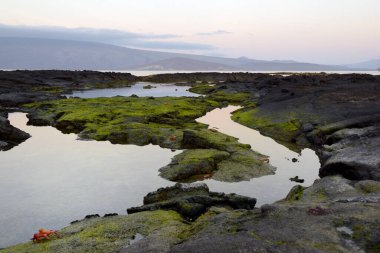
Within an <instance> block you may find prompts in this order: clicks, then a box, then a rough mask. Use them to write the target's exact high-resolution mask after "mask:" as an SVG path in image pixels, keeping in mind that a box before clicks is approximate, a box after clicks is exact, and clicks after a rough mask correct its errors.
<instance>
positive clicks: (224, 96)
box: [207, 91, 251, 105]
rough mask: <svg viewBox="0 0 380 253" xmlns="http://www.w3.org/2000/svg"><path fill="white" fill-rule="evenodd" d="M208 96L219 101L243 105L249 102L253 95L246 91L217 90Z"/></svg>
mask: <svg viewBox="0 0 380 253" xmlns="http://www.w3.org/2000/svg"><path fill="white" fill-rule="evenodd" d="M207 98H209V99H211V100H214V101H218V102H228V103H230V104H232V105H241V104H245V103H247V102H249V99H250V98H251V95H250V94H249V93H245V92H237V93H227V92H224V91H217V92H214V93H212V94H210V95H209V96H208V97H207Z"/></svg>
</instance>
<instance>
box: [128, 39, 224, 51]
mask: <svg viewBox="0 0 380 253" xmlns="http://www.w3.org/2000/svg"><path fill="white" fill-rule="evenodd" d="M130 45H132V46H136V47H143V48H150V49H173V50H215V49H217V48H216V47H214V46H212V45H208V44H199V43H189V42H180V41H178V42H177V41H136V43H134V42H131V43H130Z"/></svg>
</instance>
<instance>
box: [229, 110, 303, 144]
mask: <svg viewBox="0 0 380 253" xmlns="http://www.w3.org/2000/svg"><path fill="white" fill-rule="evenodd" d="M232 119H233V120H234V121H236V122H238V123H239V124H242V125H244V126H247V127H250V128H253V129H257V130H259V131H260V133H262V134H263V135H266V136H269V137H272V138H273V139H275V140H276V141H278V142H280V143H281V144H284V145H285V146H287V147H289V148H292V149H299V147H298V148H297V146H296V144H295V142H296V138H297V135H298V132H299V129H300V125H301V124H300V122H299V121H298V120H297V119H296V116H295V115H292V114H289V115H281V116H279V115H276V113H275V112H274V113H273V114H271V115H264V114H263V113H261V112H260V109H259V108H243V109H240V110H237V111H235V112H234V113H233V115H232Z"/></svg>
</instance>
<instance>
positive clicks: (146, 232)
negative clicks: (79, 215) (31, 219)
mask: <svg viewBox="0 0 380 253" xmlns="http://www.w3.org/2000/svg"><path fill="white" fill-rule="evenodd" d="M211 209H212V208H211ZM215 215H216V214H215V213H214V212H212V211H209V212H207V213H205V214H203V215H202V216H200V217H199V218H198V219H197V220H196V221H195V222H192V223H188V222H186V221H184V220H183V218H182V217H181V215H180V214H178V213H177V212H175V211H163V210H157V211H148V212H140V213H135V214H130V215H127V216H124V215H123V216H113V217H107V218H92V219H85V220H82V221H79V222H77V223H74V224H72V225H70V226H68V227H66V228H63V229H62V230H60V231H59V232H60V234H61V238H59V239H55V240H50V241H46V242H42V243H32V242H27V243H22V244H18V245H15V246H12V247H9V248H6V249H1V250H0V252H1V253H16V252H17V253H51V252H54V253H67V252H73V253H83V252H91V253H92V252H94V253H109V252H120V251H121V250H122V249H125V248H128V247H131V248H133V247H138V248H139V249H142V247H146V251H149V247H152V246H154V247H164V248H167V249H169V248H171V247H173V246H174V245H176V244H179V243H181V242H183V241H186V240H188V239H189V238H190V237H192V236H194V235H196V234H198V233H199V232H200V231H202V230H203V229H205V228H207V227H208V226H209V220H211V219H212V218H213V217H214V216H215ZM137 234H139V235H141V237H142V238H141V239H140V241H137V242H134V244H132V243H133V239H134V237H135V236H136V235H137ZM156 249H157V250H158V251H160V248H156ZM143 251H144V250H143Z"/></svg>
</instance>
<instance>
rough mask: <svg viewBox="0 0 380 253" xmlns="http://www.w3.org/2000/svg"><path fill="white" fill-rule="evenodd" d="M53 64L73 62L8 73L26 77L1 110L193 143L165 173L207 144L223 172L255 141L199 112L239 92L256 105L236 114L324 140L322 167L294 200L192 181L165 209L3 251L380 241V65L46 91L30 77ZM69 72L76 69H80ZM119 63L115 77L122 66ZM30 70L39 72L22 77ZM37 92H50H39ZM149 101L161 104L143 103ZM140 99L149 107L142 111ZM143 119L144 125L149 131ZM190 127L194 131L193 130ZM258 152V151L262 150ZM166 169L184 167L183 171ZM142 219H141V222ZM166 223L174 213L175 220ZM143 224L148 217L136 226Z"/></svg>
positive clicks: (298, 137) (297, 246)
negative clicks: (112, 94)
mask: <svg viewBox="0 0 380 253" xmlns="http://www.w3.org/2000/svg"><path fill="white" fill-rule="evenodd" d="M46 73H48V74H49V75H53V76H54V75H57V74H59V75H61V74H62V73H60V72H59V71H58V72H45V73H41V72H20V73H17V72H16V73H13V72H12V73H8V74H9V75H8V76H7V80H6V82H8V83H9V82H10V83H12V82H13V84H15V86H14V87H13V90H12V89H10V88H9V87H8V86H7V89H8V92H4V93H3V94H2V96H0V104H1V106H2V107H1V108H2V111H4V112H7V111H11V110H15V108H10V107H11V106H12V107H14V106H16V107H19V106H21V105H22V104H25V103H30V102H34V103H33V104H29V105H28V106H26V107H23V108H22V110H28V111H29V112H30V118H31V123H34V124H49V125H54V126H56V127H57V128H58V129H61V130H63V131H67V132H76V133H81V135H83V137H86V138H93V139H98V140H104V139H108V140H111V141H114V142H115V143H133V144H138V145H144V144H146V143H155V144H159V145H162V146H165V147H170V148H174V149H178V148H189V147H190V149H189V151H188V152H187V153H186V152H185V153H182V157H177V159H176V160H174V162H173V164H171V165H172V166H171V168H170V165H169V168H167V169H166V170H164V171H165V174H166V175H168V173H167V172H166V171H170V170H172V171H174V174H173V175H176V174H178V172H181V173H182V172H183V171H186V169H184V168H182V167H181V162H182V161H186V163H188V161H191V163H192V164H196V166H195V167H196V168H200V167H199V165H197V163H198V161H197V159H198V158H199V157H202V156H204V157H203V158H202V160H203V159H206V160H207V161H208V164H207V163H206V165H204V163H202V164H203V165H204V166H203V165H202V166H203V167H202V166H201V168H202V169H201V170H200V172H201V173H200V174H210V173H209V172H210V170H207V168H208V167H209V168H211V174H213V175H214V174H217V173H215V168H216V169H217V168H218V164H219V163H221V162H224V163H227V161H228V160H226V159H229V160H230V161H228V164H231V162H232V163H233V162H235V164H234V165H233V166H231V167H230V168H231V169H232V168H235V167H236V163H241V161H244V160H245V159H243V157H244V156H243V157H241V156H239V157H238V158H237V159H234V158H233V157H234V156H235V157H236V154H242V155H246V154H245V152H248V151H247V147H244V145H241V144H239V143H238V142H237V141H236V140H234V139H233V138H232V139H227V137H226V136H224V135H223V134H221V133H215V132H212V131H210V130H207V129H206V127H205V126H203V125H201V124H198V123H196V122H195V121H194V119H195V118H196V117H199V116H201V115H203V114H204V113H205V112H207V111H209V110H210V109H212V108H215V107H220V106H224V105H226V104H228V103H235V104H240V105H243V106H244V107H245V108H243V109H241V110H240V111H237V112H236V113H235V114H234V116H233V119H234V120H236V121H237V122H239V123H241V124H244V125H246V126H249V127H252V128H257V129H259V130H260V131H261V132H262V133H264V134H266V135H268V136H271V137H272V138H274V139H275V140H278V141H279V142H281V143H283V144H285V145H287V146H288V147H290V148H292V149H294V150H297V149H300V148H301V147H312V148H313V149H315V150H316V151H317V152H318V155H319V157H320V158H321V161H322V168H321V171H320V175H321V177H322V179H320V180H317V181H316V182H315V183H314V184H313V185H312V186H311V187H309V188H306V189H304V188H302V187H296V188H294V189H293V190H292V191H291V192H290V193H289V195H288V197H287V198H286V199H285V200H282V201H279V202H277V203H273V204H272V205H265V206H263V207H261V208H255V209H251V208H248V207H241V206H234V204H232V203H235V202H234V201H236V200H235V199H234V200H231V199H230V198H229V197H228V198H227V199H224V197H222V196H221V195H220V196H219V195H217V199H214V200H213V201H211V202H210V196H208V195H207V194H206V195H204V194H203V193H202V194H201V195H199V191H196V192H192V191H187V190H186V191H185V192H187V193H186V194H189V195H186V198H185V199H183V198H181V199H165V200H163V199H161V200H158V202H157V203H156V204H154V205H153V206H146V207H143V208H142V209H141V210H158V209H163V210H161V211H148V212H146V211H145V212H141V213H136V214H131V215H128V216H120V217H117V218H95V219H91V220H85V221H82V222H79V223H78V224H73V225H72V226H69V227H68V228H66V229H64V230H63V231H62V232H63V235H64V237H63V238H62V239H58V240H53V241H51V242H46V243H41V244H31V243H27V244H21V245H17V246H15V247H13V248H12V247H11V248H8V249H5V250H2V252H85V251H91V252H197V250H199V249H202V250H203V251H204V252H215V251H216V250H218V251H221V252H241V251H244V250H249V251H253V252H362V251H365V252H378V250H379V247H380V246H379V245H380V242H379V238H380V230H379V227H380V226H379V224H380V214H379V212H378V208H379V205H380V201H379V199H380V186H379V180H380V176H379V175H380V166H379V158H378V156H377V154H378V153H379V150H380V145H379V133H380V131H379V129H380V128H379V124H380V122H379V117H378V115H379V114H380V111H379V108H380V104H379V101H380V91H379V90H380V89H379V85H380V78H379V77H376V76H371V75H358V74H352V75H336V74H324V73H321V74H297V75H290V76H286V77H283V76H281V75H268V74H245V73H240V74H239V73H233V74H221V73H196V74H173V75H156V76H149V77H141V78H139V77H131V76H128V75H126V76H128V78H131V79H135V80H140V79H143V81H152V82H154V81H160V82H165V81H167V82H187V83H188V84H190V85H192V86H193V88H192V90H193V91H194V92H195V91H197V92H199V93H202V94H204V95H206V96H205V97H202V98H181V99H173V98H162V99H157V98H154V99H149V98H113V99H93V100H83V99H63V100H54V99H56V98H58V97H59V95H60V92H58V93H54V95H50V94H48V93H46V92H45V93H43V94H42V93H40V90H39V91H38V92H36V90H33V89H31V88H30V87H33V86H35V84H34V82H33V81H31V80H34V79H33V78H34V77H33V76H36V75H38V76H39V78H41V75H42V76H44V75H46ZM64 73H65V75H68V76H70V75H71V73H70V72H64ZM82 74H86V75H87V78H90V79H91V80H92V79H94V78H95V79H96V78H97V75H103V74H97V73H96V72H93V73H81V72H75V73H73V74H72V75H73V76H75V75H82ZM1 75H4V73H1ZM28 75H30V76H29V77H28ZM92 75H93V76H92ZM113 75H115V76H113V77H112V78H121V76H118V75H117V74H113ZM12 76H13V77H12ZM20 76H22V78H23V79H22V80H25V79H27V80H28V82H25V83H24V82H23V81H20ZM106 76H109V75H108V74H106ZM111 76H112V75H111ZM12 78H13V79H12ZM28 78H29V79H28ZM49 78H50V79H49V80H51V79H52V77H49ZM81 78H83V77H81ZM3 79H4V77H3ZM53 79H54V78H53ZM74 79H75V78H74ZM12 80H13V81H12ZM63 80H64V79H63ZM40 81H41V80H40ZM71 82H72V80H70V85H71ZM86 82H87V81H86ZM39 85H41V84H39ZM60 85H63V86H65V87H68V86H69V85H68V84H65V83H64V84H62V83H61V84H60ZM123 85H125V84H123ZM42 86H43V85H42ZM21 87H22V89H25V88H26V89H27V91H26V92H27V93H28V92H29V93H28V95H27V96H26V95H25V91H23V92H20V91H19V90H17V89H21ZM46 87H47V88H46V89H47V90H49V89H53V88H54V87H53V86H51V85H48V84H46ZM363 87H365V88H363ZM46 89H45V90H46ZM68 89H72V87H70V88H68ZM4 94H5V95H4ZM18 95H19V96H18ZM57 95H58V97H57ZM12 96H13V97H18V98H20V100H17V99H16V100H12V101H13V102H12V103H10V102H9V101H10V100H9V97H12ZM25 97H28V98H29V99H25ZM36 100H37V101H41V102H37V103H36V102H35V101H36ZM46 100H53V101H46ZM15 101H18V102H15ZM111 101H112V102H111ZM165 103H166V104H165ZM144 104H145V106H146V105H151V106H148V107H147V108H145V109H144ZM130 105H132V106H130ZM123 106H124V107H123ZM133 106H136V107H133ZM155 106H156V107H157V108H156V107H155ZM126 107H130V109H131V110H133V109H134V110H133V112H132V111H131V112H129V113H127V111H128V110H126ZM163 108H167V109H164V110H163ZM141 110H143V111H144V114H143V115H144V117H142V115H141V114H140V115H139V113H138V112H139V111H141ZM162 110H163V111H162ZM176 111H178V112H176ZM180 112H183V113H180ZM157 115H159V117H157ZM4 116H6V115H5V114H4ZM127 119H128V120H127ZM118 127H120V128H118ZM157 128H158V129H160V130H157ZM122 129H123V130H122ZM125 129H127V131H126V130H125ZM134 129H138V130H134ZM141 129H144V132H143V133H141ZM209 131H210V132H209ZM131 133H132V134H131ZM134 135H135V136H141V135H143V136H148V137H149V138H146V139H144V138H143V139H142V142H141V143H138V142H139V141H141V138H140V137H138V138H134V137H133V136H134ZM131 136H132V137H131ZM184 136H185V137H186V136H187V137H186V138H185V141H184ZM120 140H122V141H120ZM199 149H201V150H202V149H207V150H209V151H210V152H209V153H207V152H202V151H200V154H202V155H200V154H197V153H196V152H199V151H197V150H199ZM183 156H185V157H183ZM248 156H249V157H252V154H249V155H248ZM257 158H259V157H257ZM210 159H211V160H210ZM220 159H222V160H220ZM215 163H216V164H217V165H216V167H215ZM250 163H251V162H250ZM228 170H230V169H228ZM197 173H199V171H198V172H197ZM331 175H336V176H331ZM190 176H192V175H190ZM167 177H168V178H173V179H179V180H182V179H183V178H179V177H176V176H172V175H170V176H167ZM224 180H225V179H224ZM190 189H191V187H190ZM169 190H171V189H168V190H167V191H169ZM211 196H214V195H212V194H211ZM214 197H215V196H214ZM238 199H239V201H243V199H241V198H239V197H238ZM227 200H228V201H227ZM220 201H222V202H220ZM231 201H232V202H231ZM206 203H208V204H206ZM239 203H240V202H239ZM146 204H148V203H146ZM215 206H217V207H215ZM220 206H222V207H220ZM236 207H238V208H237V209H236V210H234V209H235V208H236ZM126 208H127V207H126ZM146 208H147V209H146ZM244 209H245V210H244ZM173 210H175V211H176V212H174V211H173ZM178 213H181V214H182V216H178ZM188 213H197V214H200V217H199V218H197V219H195V221H190V222H189V221H188V220H187V219H186V215H185V216H184V214H188ZM197 216H198V215H197ZM135 219H137V220H138V225H136V224H135V223H134V222H135V221H134V220H135ZM151 219H153V220H159V221H161V222H162V226H160V225H159V224H156V223H154V222H153V223H152V222H151ZM176 222H177V223H176ZM167 223H168V224H170V225H168V226H164V224H167ZM134 226H137V227H138V228H135V229H134ZM66 231H69V232H67V233H66ZM137 233H138V234H142V235H143V239H141V240H139V241H138V242H136V243H134V244H133V245H131V246H130V247H126V246H127V245H128V243H129V242H130V240H131V239H132V238H133V236H135V235H136V234H137ZM210 242H212V243H210ZM59 250H60V251H59Z"/></svg>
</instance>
